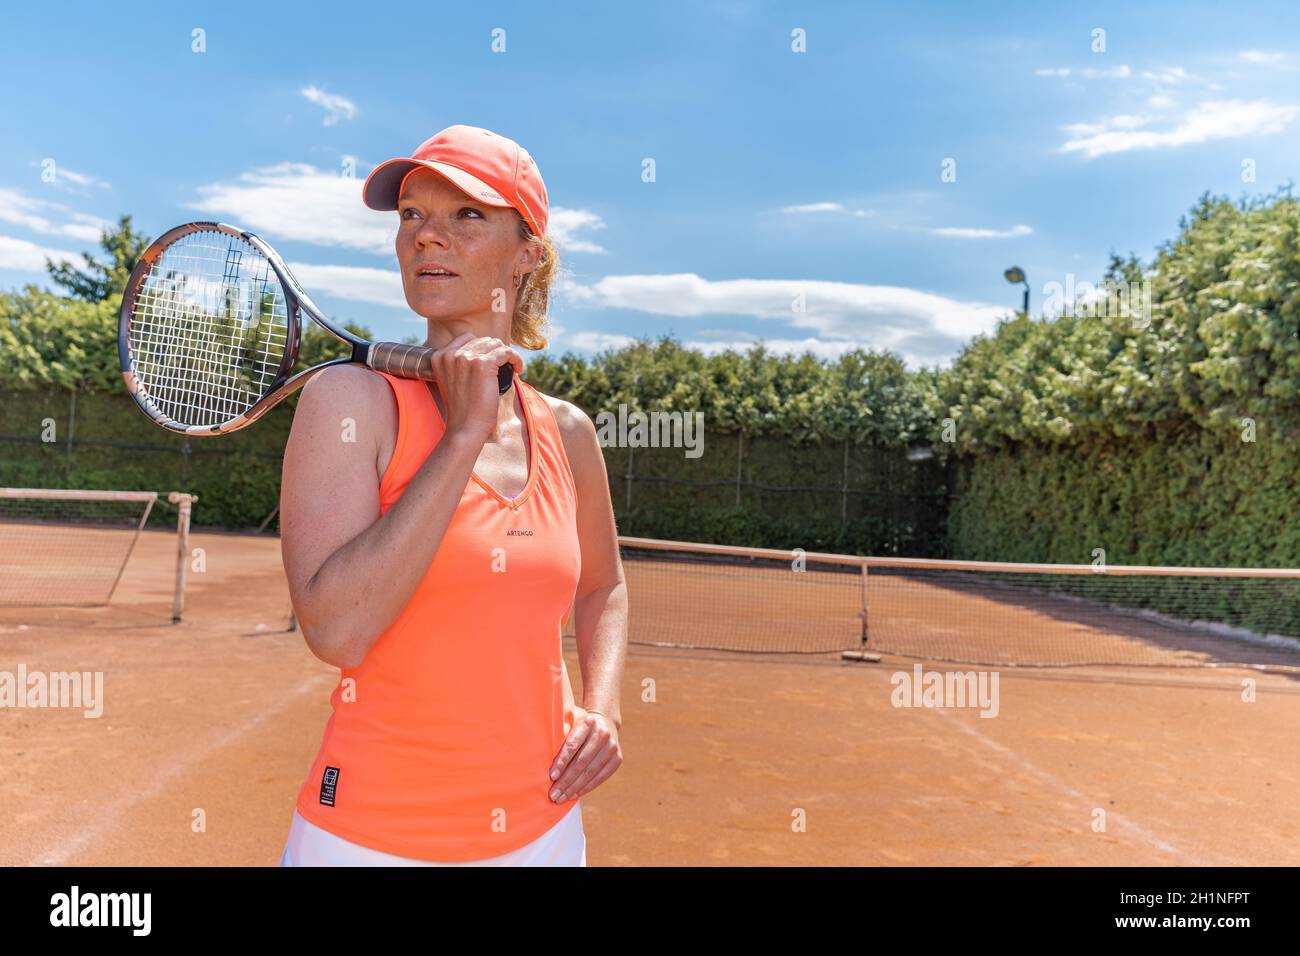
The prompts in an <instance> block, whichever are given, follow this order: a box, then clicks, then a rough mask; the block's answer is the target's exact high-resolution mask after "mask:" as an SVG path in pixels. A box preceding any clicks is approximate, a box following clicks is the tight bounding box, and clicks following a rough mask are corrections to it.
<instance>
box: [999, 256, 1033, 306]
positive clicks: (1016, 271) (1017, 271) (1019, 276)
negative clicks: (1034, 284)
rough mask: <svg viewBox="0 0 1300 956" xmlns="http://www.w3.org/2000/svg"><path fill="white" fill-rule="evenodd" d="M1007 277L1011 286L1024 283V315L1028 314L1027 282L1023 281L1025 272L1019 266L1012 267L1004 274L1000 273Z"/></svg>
mask: <svg viewBox="0 0 1300 956" xmlns="http://www.w3.org/2000/svg"><path fill="white" fill-rule="evenodd" d="M1002 274H1003V275H1004V276H1006V277H1007V281H1008V282H1010V283H1011V284H1012V285H1014V284H1016V283H1017V282H1021V283H1024V286H1025V315H1028V314H1029V282H1028V280H1026V279H1025V270H1024V269H1022V268H1020V266H1012V267H1011V268H1010V269H1008V270H1007V271H1006V272H1004V273H1002Z"/></svg>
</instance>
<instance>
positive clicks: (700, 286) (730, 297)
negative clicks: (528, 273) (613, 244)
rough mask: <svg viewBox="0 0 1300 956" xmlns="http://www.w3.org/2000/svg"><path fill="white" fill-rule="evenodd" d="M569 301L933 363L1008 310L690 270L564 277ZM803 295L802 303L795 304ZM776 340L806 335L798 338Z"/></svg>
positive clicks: (913, 293) (876, 289) (880, 289)
mask: <svg viewBox="0 0 1300 956" xmlns="http://www.w3.org/2000/svg"><path fill="white" fill-rule="evenodd" d="M562 285H563V288H562V289H557V293H559V294H561V295H562V296H563V298H564V299H565V300H566V301H571V302H573V303H574V304H575V305H578V306H581V307H586V308H595V309H622V310H627V311H633V312H644V313H648V314H653V315H665V316H673V317H680V318H695V317H698V316H705V315H736V316H744V317H749V318H753V319H762V320H768V321H773V322H781V323H783V324H784V325H786V326H789V327H791V328H794V329H803V330H808V331H810V332H811V333H813V334H812V336H810V337H809V339H808V340H815V341H818V342H823V343H824V348H825V349H827V350H830V351H834V350H835V349H838V348H841V347H843V348H853V347H855V346H858V345H861V346H863V347H871V348H876V349H892V350H894V351H896V352H898V353H900V354H901V355H902V356H903V357H904V359H906V360H909V361H919V362H935V361H940V360H943V359H946V358H949V357H951V356H952V355H953V354H954V353H955V352H956V350H957V349H958V348H959V346H960V344H961V343H962V342H965V341H967V340H968V339H970V338H971V337H972V336H974V335H977V334H979V333H982V332H988V331H990V330H992V329H993V328H994V327H995V325H996V324H997V321H998V319H1000V318H1002V317H1004V316H1006V315H1008V314H1010V312H1011V310H1010V309H1008V308H1003V307H1000V306H993V305H987V304H984V303H979V302H962V301H959V300H957V299H950V298H947V297H946V296H942V295H936V294H934V293H930V292H921V291H918V290H916V289H907V288H901V287H898V286H881V285H856V284H853V283H848V282H824V281H818V280H806V281H801V280H797V279H789V280H787V279H730V280H717V281H713V280H708V279H704V278H701V277H700V276H698V275H695V274H694V273H685V274H678V275H622V276H606V277H604V278H603V279H600V280H598V281H597V282H594V283H592V284H590V285H579V284H577V283H573V282H568V283H563V284H562ZM800 294H802V297H803V303H804V309H803V311H795V308H794V303H795V301H796V297H797V296H799V295H800ZM780 341H788V342H800V343H802V342H804V341H806V340H805V339H800V338H797V337H789V338H782V339H780Z"/></svg>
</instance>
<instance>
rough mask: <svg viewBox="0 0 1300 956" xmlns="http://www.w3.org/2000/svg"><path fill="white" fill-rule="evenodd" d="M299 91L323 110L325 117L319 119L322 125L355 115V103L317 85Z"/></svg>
mask: <svg viewBox="0 0 1300 956" xmlns="http://www.w3.org/2000/svg"><path fill="white" fill-rule="evenodd" d="M301 92H302V95H303V96H305V97H307V99H308V100H310V101H311V102H312V103H315V104H316V105H317V106H319V107H320V108H321V109H323V110H324V111H325V118H324V119H323V120H322V121H321V123H322V125H324V126H333V125H335V124H336V123H337V122H338V121H339V120H341V119H349V120H350V119H352V118H353V117H355V116H356V115H357V105H356V104H355V103H353V102H352V101H351V100H349V99H347V98H346V97H342V96H338V95H336V94H334V93H326V92H325V91H324V90H322V89H321V88H320V87H317V86H308V87H305V88H304V89H303V90H302V91H301Z"/></svg>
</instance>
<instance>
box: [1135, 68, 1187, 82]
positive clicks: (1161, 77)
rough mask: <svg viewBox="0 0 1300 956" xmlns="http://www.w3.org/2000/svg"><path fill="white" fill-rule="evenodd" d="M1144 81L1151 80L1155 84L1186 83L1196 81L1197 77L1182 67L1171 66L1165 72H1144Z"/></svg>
mask: <svg viewBox="0 0 1300 956" xmlns="http://www.w3.org/2000/svg"><path fill="white" fill-rule="evenodd" d="M1142 79H1144V80H1151V81H1152V82H1154V83H1185V82H1186V81H1188V80H1191V79H1195V77H1193V76H1192V75H1191V74H1190V73H1188V72H1187V71H1186V70H1184V69H1183V68H1182V67H1181V66H1171V67H1167V68H1166V69H1163V70H1144V71H1143V73H1142Z"/></svg>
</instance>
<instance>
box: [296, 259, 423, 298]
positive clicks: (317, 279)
mask: <svg viewBox="0 0 1300 956" xmlns="http://www.w3.org/2000/svg"><path fill="white" fill-rule="evenodd" d="M288 266H289V271H290V272H292V273H293V274H294V277H295V278H296V279H297V280H298V281H299V282H301V283H302V286H303V288H304V289H306V290H307V294H308V295H310V296H311V297H312V298H313V299H315V298H317V297H323V296H326V295H331V296H334V297H335V298H337V299H348V300H349V301H352V302H371V303H374V304H375V305H385V306H390V307H392V308H396V309H406V308H409V306H408V305H407V303H406V293H405V292H403V291H402V274H401V273H400V272H397V271H396V270H394V269H372V268H369V267H367V266H327V265H313V264H311V263H308V262H291V263H288Z"/></svg>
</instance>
